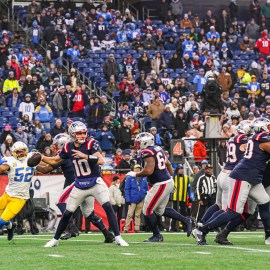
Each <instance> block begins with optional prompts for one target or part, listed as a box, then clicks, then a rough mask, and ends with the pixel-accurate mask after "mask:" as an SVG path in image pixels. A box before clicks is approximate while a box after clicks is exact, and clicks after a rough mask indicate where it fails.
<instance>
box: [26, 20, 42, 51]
mask: <svg viewBox="0 0 270 270" xmlns="http://www.w3.org/2000/svg"><path fill="white" fill-rule="evenodd" d="M27 36H28V38H29V39H30V40H31V45H32V48H37V47H39V44H40V43H41V40H42V30H41V28H40V26H39V25H38V22H37V21H36V20H34V21H33V23H32V26H31V27H29V28H28V30H27Z"/></svg>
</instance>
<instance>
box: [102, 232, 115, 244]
mask: <svg viewBox="0 0 270 270" xmlns="http://www.w3.org/2000/svg"><path fill="white" fill-rule="evenodd" d="M113 241H115V237H114V235H113V234H112V233H111V232H108V233H107V234H106V236H105V240H104V243H112V242H113Z"/></svg>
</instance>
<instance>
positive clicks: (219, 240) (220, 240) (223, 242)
mask: <svg viewBox="0 0 270 270" xmlns="http://www.w3.org/2000/svg"><path fill="white" fill-rule="evenodd" d="M214 241H215V242H216V243H217V244H220V245H228V246H232V245H233V243H232V242H230V241H229V240H228V239H227V238H222V237H216V239H215V240H214Z"/></svg>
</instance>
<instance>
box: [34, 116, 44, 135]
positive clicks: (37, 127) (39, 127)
mask: <svg viewBox="0 0 270 270" xmlns="http://www.w3.org/2000/svg"><path fill="white" fill-rule="evenodd" d="M42 129H44V126H43V125H42V124H41V122H40V119H39V118H38V117H36V118H35V122H34V128H33V133H34V134H35V135H36V136H37V135H39V134H40V133H41V131H42Z"/></svg>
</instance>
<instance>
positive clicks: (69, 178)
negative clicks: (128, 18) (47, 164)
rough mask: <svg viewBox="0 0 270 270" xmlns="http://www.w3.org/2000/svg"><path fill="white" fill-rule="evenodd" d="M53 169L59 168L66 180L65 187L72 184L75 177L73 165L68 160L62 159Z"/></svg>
mask: <svg viewBox="0 0 270 270" xmlns="http://www.w3.org/2000/svg"><path fill="white" fill-rule="evenodd" d="M53 167H54V169H57V168H59V167H61V170H62V172H63V174H64V177H65V179H66V182H65V186H69V185H71V184H72V183H73V182H74V180H75V177H76V176H75V172H74V168H73V165H72V163H71V161H70V160H69V159H64V160H63V161H62V162H61V163H60V164H58V165H56V166H53Z"/></svg>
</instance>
